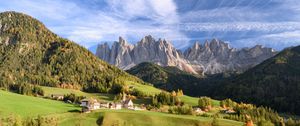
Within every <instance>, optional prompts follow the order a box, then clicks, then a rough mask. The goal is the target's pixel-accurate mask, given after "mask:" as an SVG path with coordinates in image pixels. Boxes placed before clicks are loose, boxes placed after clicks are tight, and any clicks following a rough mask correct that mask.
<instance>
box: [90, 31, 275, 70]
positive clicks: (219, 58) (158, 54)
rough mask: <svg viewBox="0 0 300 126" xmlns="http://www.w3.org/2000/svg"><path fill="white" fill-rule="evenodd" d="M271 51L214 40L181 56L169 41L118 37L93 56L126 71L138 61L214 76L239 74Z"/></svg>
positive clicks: (270, 54)
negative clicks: (238, 47)
mask: <svg viewBox="0 0 300 126" xmlns="http://www.w3.org/2000/svg"><path fill="white" fill-rule="evenodd" d="M275 54H276V52H275V51H274V50H273V49H272V48H266V47H262V46H259V45H257V46H255V47H252V48H242V49H236V48H232V47H230V46H229V44H228V43H225V42H223V41H221V40H218V39H213V40H212V41H211V42H208V41H206V42H205V43H204V44H203V45H201V44H199V42H196V43H195V44H194V45H193V46H192V47H190V48H188V49H187V50H185V51H184V52H183V53H182V52H181V51H179V50H177V49H176V48H175V47H174V46H173V45H172V44H171V43H170V42H168V41H166V40H164V39H159V40H157V41H156V40H155V39H154V38H153V37H152V36H151V35H149V36H145V37H144V38H143V39H142V40H141V41H140V42H138V43H137V44H135V45H132V44H129V43H127V42H126V41H125V40H124V39H123V38H122V37H120V38H119V42H114V43H113V45H112V47H111V48H110V47H109V46H108V44H107V43H105V44H101V45H99V46H98V48H97V51H96V55H97V56H98V57H99V58H100V59H103V60H105V61H107V62H108V63H110V64H113V65H115V66H117V67H119V68H121V69H125V70H127V69H130V68H132V67H133V66H135V65H137V64H139V63H142V62H152V63H156V64H158V65H160V66H175V67H177V68H179V69H180V70H184V71H187V72H190V73H193V74H201V75H202V74H216V73H223V72H243V71H245V70H247V69H249V68H251V67H253V66H255V65H257V64H259V63H261V62H262V61H264V60H266V59H268V58H270V57H272V56H274V55H275Z"/></svg>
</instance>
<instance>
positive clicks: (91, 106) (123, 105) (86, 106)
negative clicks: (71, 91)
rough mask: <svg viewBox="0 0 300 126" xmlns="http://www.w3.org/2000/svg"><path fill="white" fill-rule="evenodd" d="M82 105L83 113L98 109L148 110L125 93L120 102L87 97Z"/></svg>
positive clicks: (82, 101)
mask: <svg viewBox="0 0 300 126" xmlns="http://www.w3.org/2000/svg"><path fill="white" fill-rule="evenodd" d="M80 106H81V107H82V112H83V113H89V112H91V111H93V110H97V109H115V110H119V109H129V110H146V108H145V107H138V106H136V105H134V104H133V102H132V100H131V99H130V98H126V95H123V97H122V99H121V100H120V101H118V102H101V101H98V100H97V99H94V98H86V99H83V100H81V104H80Z"/></svg>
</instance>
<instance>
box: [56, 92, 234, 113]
mask: <svg viewBox="0 0 300 126" xmlns="http://www.w3.org/2000/svg"><path fill="white" fill-rule="evenodd" d="M120 96H121V98H120V100H114V101H102V100H99V99H95V98H92V97H90V98H84V99H82V100H80V102H79V103H80V107H81V112H82V113H90V112H91V111H95V110H98V109H112V110H121V109H127V110H134V111H146V110H147V109H146V106H145V105H143V104H142V105H138V104H134V103H133V100H132V97H130V96H127V95H126V93H122V94H121V95H120ZM64 98H65V95H62V94H51V99H54V100H64ZM65 102H67V103H72V102H71V101H65ZM211 109H212V106H207V107H205V108H203V109H201V108H200V107H199V106H193V107H192V111H193V113H194V114H195V115H202V114H205V113H207V112H209V111H211ZM150 111H157V112H167V111H162V110H159V109H156V110H150ZM220 112H221V113H224V114H234V113H235V111H233V110H232V109H228V108H226V107H222V109H221V110H220Z"/></svg>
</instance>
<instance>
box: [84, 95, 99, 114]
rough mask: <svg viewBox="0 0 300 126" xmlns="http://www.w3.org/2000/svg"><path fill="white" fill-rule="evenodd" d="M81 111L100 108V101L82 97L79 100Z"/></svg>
mask: <svg viewBox="0 0 300 126" xmlns="http://www.w3.org/2000/svg"><path fill="white" fill-rule="evenodd" d="M80 106H82V111H83V112H88V111H91V110H96V109H99V108H100V103H99V102H98V101H97V100H96V99H92V98H91V99H83V100H81V104H80Z"/></svg>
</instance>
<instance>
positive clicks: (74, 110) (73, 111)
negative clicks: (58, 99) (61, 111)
mask: <svg viewBox="0 0 300 126" xmlns="http://www.w3.org/2000/svg"><path fill="white" fill-rule="evenodd" d="M68 112H71V113H81V111H80V110H78V109H73V110H69V111H68Z"/></svg>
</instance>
